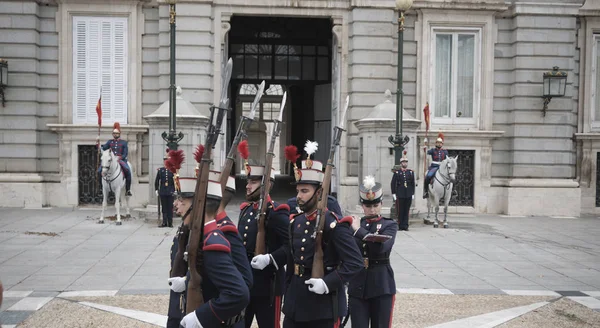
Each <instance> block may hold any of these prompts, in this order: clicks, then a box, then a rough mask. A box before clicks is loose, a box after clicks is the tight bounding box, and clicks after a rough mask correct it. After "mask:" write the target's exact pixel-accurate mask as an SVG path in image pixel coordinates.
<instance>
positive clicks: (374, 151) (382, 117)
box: [354, 90, 421, 216]
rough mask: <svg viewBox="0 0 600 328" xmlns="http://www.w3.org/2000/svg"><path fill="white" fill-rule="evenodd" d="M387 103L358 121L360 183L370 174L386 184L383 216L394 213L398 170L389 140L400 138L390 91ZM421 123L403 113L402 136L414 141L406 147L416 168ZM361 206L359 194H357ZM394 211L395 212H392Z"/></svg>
mask: <svg viewBox="0 0 600 328" xmlns="http://www.w3.org/2000/svg"><path fill="white" fill-rule="evenodd" d="M385 97H386V98H387V99H386V100H385V101H384V102H383V103H381V104H379V105H377V106H375V107H374V108H373V111H372V112H371V113H370V114H369V115H367V116H366V117H364V118H362V119H360V120H358V121H356V122H354V125H356V127H357V128H358V131H359V132H358V138H359V163H358V167H359V169H358V172H359V173H358V174H359V184H362V180H363V179H364V177H365V176H367V175H372V176H374V177H375V181H377V182H380V183H381V184H382V185H383V195H384V204H383V205H384V208H383V209H382V214H383V215H384V216H385V215H388V213H390V206H392V205H393V203H392V189H391V181H392V176H393V173H392V168H393V167H394V148H393V145H392V144H390V142H389V141H388V137H389V136H390V135H396V104H395V103H393V102H392V101H391V100H390V99H391V92H390V91H389V90H386V92H385ZM420 124H421V121H419V120H417V119H415V118H413V117H412V116H411V115H409V114H408V113H407V112H406V111H404V110H403V113H402V135H403V136H404V135H407V136H408V137H409V138H410V141H409V143H408V144H407V145H406V146H405V150H406V151H407V157H408V163H409V164H408V166H409V168H412V167H413V165H414V164H412V163H415V158H416V157H415V156H416V151H417V143H416V136H417V128H418V127H419V125H420ZM356 204H358V191H357V193H356ZM392 212H394V211H392Z"/></svg>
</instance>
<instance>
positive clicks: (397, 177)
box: [391, 169, 415, 198]
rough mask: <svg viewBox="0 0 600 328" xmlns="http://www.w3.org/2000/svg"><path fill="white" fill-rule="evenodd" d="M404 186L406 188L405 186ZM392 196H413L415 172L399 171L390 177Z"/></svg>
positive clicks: (408, 170) (409, 170)
mask: <svg viewBox="0 0 600 328" xmlns="http://www.w3.org/2000/svg"><path fill="white" fill-rule="evenodd" d="M405 185H406V186H405ZM391 187H392V194H395V195H396V197H398V198H412V196H413V195H414V194H415V172H414V171H413V170H411V169H406V170H403V169H400V170H398V171H396V172H395V173H394V176H393V177H392V185H391Z"/></svg>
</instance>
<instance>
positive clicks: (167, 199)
mask: <svg viewBox="0 0 600 328" xmlns="http://www.w3.org/2000/svg"><path fill="white" fill-rule="evenodd" d="M163 159H164V160H165V161H166V160H168V159H169V155H168V150H167V153H165V155H164V157H163ZM154 192H155V193H156V196H158V197H160V209H161V211H162V218H163V221H162V224H161V225H159V227H160V228H164V227H169V228H173V201H174V199H173V193H174V192H175V182H174V181H173V172H171V171H169V170H167V168H166V167H165V166H163V167H161V168H158V170H157V172H156V179H154Z"/></svg>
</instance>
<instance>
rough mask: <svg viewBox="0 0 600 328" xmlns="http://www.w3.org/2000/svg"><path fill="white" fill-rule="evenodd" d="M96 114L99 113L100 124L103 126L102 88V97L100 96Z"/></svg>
mask: <svg viewBox="0 0 600 328" xmlns="http://www.w3.org/2000/svg"><path fill="white" fill-rule="evenodd" d="M96 114H97V115H98V126H99V127H100V126H102V90H100V98H98V104H97V105H96Z"/></svg>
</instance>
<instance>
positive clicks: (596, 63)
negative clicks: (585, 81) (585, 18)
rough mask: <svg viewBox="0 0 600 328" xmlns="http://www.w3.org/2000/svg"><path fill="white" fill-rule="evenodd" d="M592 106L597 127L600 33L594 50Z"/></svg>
mask: <svg viewBox="0 0 600 328" xmlns="http://www.w3.org/2000/svg"><path fill="white" fill-rule="evenodd" d="M592 106H593V108H594V111H593V112H594V122H595V123H596V124H594V126H595V127H598V126H599V125H600V34H595V35H594V45H593V50H592Z"/></svg>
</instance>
